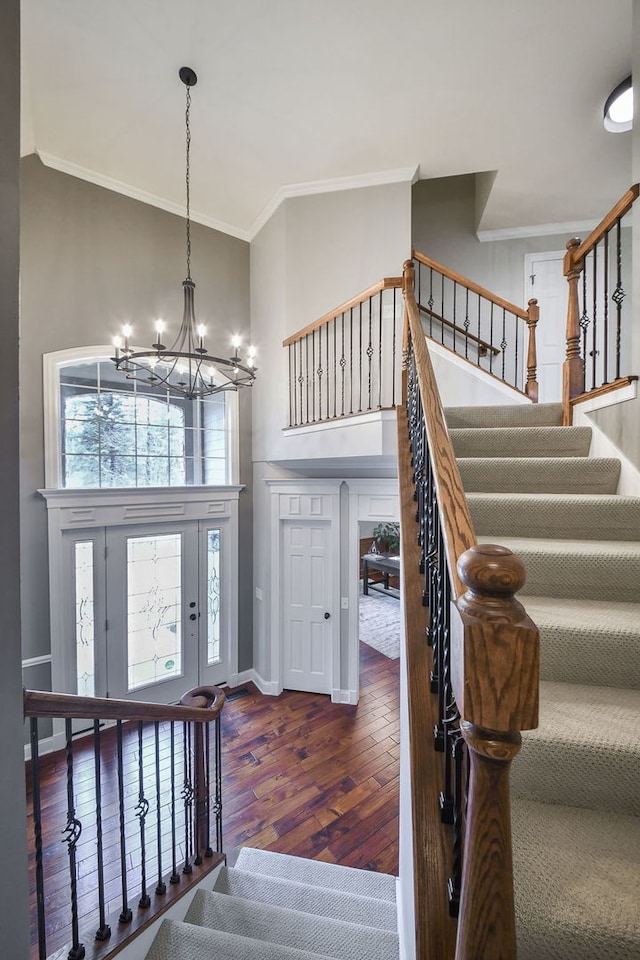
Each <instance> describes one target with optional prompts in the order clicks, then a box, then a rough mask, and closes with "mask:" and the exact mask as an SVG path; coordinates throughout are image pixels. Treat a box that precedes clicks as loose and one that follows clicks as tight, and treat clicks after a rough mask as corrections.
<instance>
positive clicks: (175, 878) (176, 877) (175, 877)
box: [169, 720, 180, 884]
mask: <svg viewBox="0 0 640 960" xmlns="http://www.w3.org/2000/svg"><path fill="white" fill-rule="evenodd" d="M169 740H170V744H171V750H170V762H171V867H172V869H171V876H170V878H169V883H173V884H176V883H180V874H179V873H178V859H177V849H178V844H177V840H176V730H175V721H174V720H172V721H171V725H170V732H169Z"/></svg>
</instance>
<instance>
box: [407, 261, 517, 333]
mask: <svg viewBox="0 0 640 960" xmlns="http://www.w3.org/2000/svg"><path fill="white" fill-rule="evenodd" d="M412 257H413V259H414V260H417V261H418V263H421V264H423V266H425V267H431V268H432V269H433V270H436V271H437V272H438V273H442V274H443V275H444V276H445V277H447V279H449V280H453V282H454V283H459V284H460V286H462V287H468V289H469V290H471V291H473V293H477V294H478V296H479V297H483V298H484V299H485V300H490V301H491V303H495V305H496V306H497V307H500V309H501V310H507V311H508V313H515V315H516V317H520V319H521V320H526V319H527V311H526V310H524V309H523V308H522V307H519V306H517V304H515V303H511V302H510V301H509V300H505V299H504V297H499V296H498V295H497V294H495V293H492V292H491V290H488V289H487V288H486V287H483V286H482V285H481V284H479V283H476V282H475V281H474V280H470V279H469V278H468V277H465V276H464V275H463V274H462V273H457V271H455V270H451V269H450V267H445V266H444V264H442V263H438V261H437V260H434V259H433V258H432V257H427V256H426V254H424V253H419V251H417V250H414V251H413V253H412Z"/></svg>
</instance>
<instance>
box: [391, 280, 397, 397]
mask: <svg viewBox="0 0 640 960" xmlns="http://www.w3.org/2000/svg"><path fill="white" fill-rule="evenodd" d="M397 292H398V288H397V287H394V288H393V328H392V341H391V343H392V359H393V367H392V370H393V376H392V378H391V406H392V407H395V405H396V377H397V375H398V371H397V366H398V364H397V359H396V311H397V298H396V294H397Z"/></svg>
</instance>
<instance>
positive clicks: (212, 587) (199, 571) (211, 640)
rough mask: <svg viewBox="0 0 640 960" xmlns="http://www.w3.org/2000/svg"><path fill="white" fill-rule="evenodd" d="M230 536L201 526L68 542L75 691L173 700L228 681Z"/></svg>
mask: <svg viewBox="0 0 640 960" xmlns="http://www.w3.org/2000/svg"><path fill="white" fill-rule="evenodd" d="M224 532H225V531H224V528H223V525H221V524H218V525H216V524H211V523H207V522H205V521H197V520H194V521H189V522H186V523H180V524H174V523H163V524H145V525H144V526H123V527H109V528H107V529H106V530H105V531H100V532H99V533H98V532H92V535H91V537H87V538H83V537H82V535H78V534H77V533H75V532H74V534H73V535H72V536H69V537H68V538H67V545H68V546H67V551H65V552H66V555H67V558H68V562H69V563H70V565H71V580H72V583H73V584H74V590H73V594H74V596H73V604H72V605H71V607H70V610H69V614H70V617H71V619H72V621H74V622H73V623H72V630H71V631H69V633H70V634H71V635H72V636H74V637H75V644H74V651H73V654H74V655H73V662H75V684H74V679H73V678H70V680H71V686H75V691H74V692H78V693H85V694H86V695H94V696H109V697H112V698H118V699H122V698H125V699H134V700H149V701H157V702H164V703H169V702H173V701H175V700H178V699H179V698H180V697H181V696H182V694H184V693H185V692H186V691H187V690H189V689H191V688H193V687H196V686H199V685H203V684H207V685H212V684H217V683H222V682H224V681H225V680H226V679H227V663H228V650H227V643H226V637H227V631H226V629H225V627H226V624H224V623H223V619H224V613H225V611H224V610H223V609H222V605H221V596H222V590H221V581H222V566H221V562H220V560H221V553H222V551H223V549H224ZM102 544H104V546H102ZM105 548H106V549H105ZM105 556H106V560H105V559H104V557H105Z"/></svg>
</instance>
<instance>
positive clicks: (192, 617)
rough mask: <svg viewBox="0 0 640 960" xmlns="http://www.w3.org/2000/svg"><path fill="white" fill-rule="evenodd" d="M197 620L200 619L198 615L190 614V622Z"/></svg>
mask: <svg viewBox="0 0 640 960" xmlns="http://www.w3.org/2000/svg"><path fill="white" fill-rule="evenodd" d="M197 619H198V615H197V614H196V613H190V614H189V620H197Z"/></svg>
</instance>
